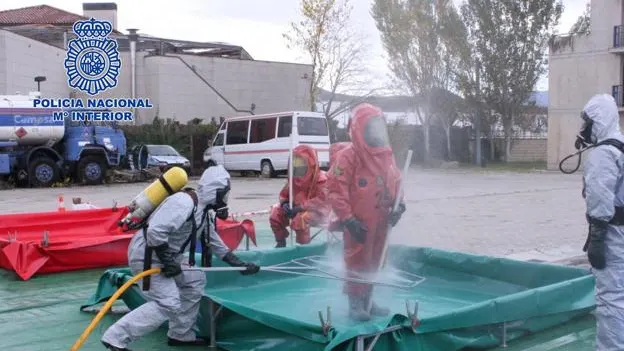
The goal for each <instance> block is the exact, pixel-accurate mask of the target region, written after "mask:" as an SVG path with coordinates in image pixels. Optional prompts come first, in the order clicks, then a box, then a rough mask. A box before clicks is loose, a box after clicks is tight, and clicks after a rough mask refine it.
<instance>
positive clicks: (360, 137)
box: [349, 103, 392, 156]
mask: <svg viewBox="0 0 624 351" xmlns="http://www.w3.org/2000/svg"><path fill="white" fill-rule="evenodd" d="M349 137H350V138H351V142H352V143H353V146H354V147H355V149H356V150H357V151H358V152H365V153H367V154H369V155H371V156H374V155H383V154H392V148H391V147H390V139H389V138H388V130H387V128H386V121H385V119H384V117H383V112H382V111H381V109H379V108H377V107H375V106H373V105H371V104H366V103H364V104H360V105H358V106H356V107H355V108H354V109H353V117H352V118H351V121H350V123H349Z"/></svg>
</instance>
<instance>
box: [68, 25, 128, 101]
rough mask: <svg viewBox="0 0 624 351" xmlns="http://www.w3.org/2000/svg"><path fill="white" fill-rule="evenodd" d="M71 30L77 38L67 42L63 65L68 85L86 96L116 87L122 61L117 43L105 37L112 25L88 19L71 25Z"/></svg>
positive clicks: (110, 30) (111, 29)
mask: <svg viewBox="0 0 624 351" xmlns="http://www.w3.org/2000/svg"><path fill="white" fill-rule="evenodd" d="M73 29H74V33H76V35H77V36H78V38H75V39H72V40H70V41H69V42H68V43H67V56H66V57H65V62H64V63H65V69H66V72H67V83H68V84H69V86H70V87H72V88H75V89H79V90H82V91H83V92H86V93H87V94H89V95H96V94H98V93H100V92H102V91H104V90H107V89H111V88H114V87H116V86H117V77H118V76H119V70H120V69H121V59H120V57H119V51H118V50H117V49H118V47H117V41H116V40H115V39H111V38H108V37H107V36H108V35H109V34H110V33H111V32H112V31H113V26H112V25H111V23H110V22H108V21H98V20H96V19H95V18H91V19H89V20H86V21H78V22H76V23H74V27H73Z"/></svg>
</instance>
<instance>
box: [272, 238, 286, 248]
mask: <svg viewBox="0 0 624 351" xmlns="http://www.w3.org/2000/svg"><path fill="white" fill-rule="evenodd" d="M280 247H286V240H278V241H277V245H275V248H276V249H277V248H280Z"/></svg>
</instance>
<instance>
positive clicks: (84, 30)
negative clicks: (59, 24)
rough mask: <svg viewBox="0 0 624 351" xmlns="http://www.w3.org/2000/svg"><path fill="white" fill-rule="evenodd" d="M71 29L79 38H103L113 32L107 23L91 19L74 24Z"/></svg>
mask: <svg viewBox="0 0 624 351" xmlns="http://www.w3.org/2000/svg"><path fill="white" fill-rule="evenodd" d="M73 29H74V33H76V35H77V36H79V37H80V38H104V37H106V36H107V35H109V34H110V33H111V32H112V31H113V26H112V25H111V23H110V22H108V21H98V20H96V19H95V18H91V19H89V20H86V21H78V22H76V23H74V27H73Z"/></svg>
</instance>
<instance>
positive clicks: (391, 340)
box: [82, 243, 594, 351]
mask: <svg viewBox="0 0 624 351" xmlns="http://www.w3.org/2000/svg"><path fill="white" fill-rule="evenodd" d="M334 251H340V247H330V246H328V244H326V243H324V244H317V245H308V246H299V247H295V248H284V249H279V250H276V249H271V250H262V251H249V252H240V253H239V255H240V256H241V258H242V259H244V260H251V261H254V262H256V263H259V264H260V265H273V264H278V263H283V262H286V261H289V260H292V259H296V258H301V257H307V256H314V255H331V254H333V252H334ZM389 257H390V258H391V259H390V262H389V264H390V265H391V266H394V267H395V268H397V269H400V270H403V271H406V272H410V273H414V274H418V275H421V276H424V277H425V278H426V281H425V282H423V283H422V284H420V285H418V286H416V287H414V288H412V289H410V290H402V289H396V288H389V287H375V298H376V300H377V301H378V302H379V303H380V304H381V305H384V306H387V307H390V308H391V311H392V314H391V315H390V316H388V317H385V318H377V319H374V320H372V321H370V322H368V323H355V322H353V321H350V320H349V319H348V317H347V302H346V297H345V296H344V295H343V294H342V282H341V281H336V280H328V279H322V278H315V277H304V276H296V275H285V274H279V273H271V272H262V271H261V272H260V273H258V274H257V275H254V276H242V275H240V274H239V273H237V272H218V273H208V274H207V279H208V283H207V285H206V289H205V296H206V297H207V298H210V299H212V300H213V301H215V302H216V303H217V304H219V305H222V306H223V307H224V311H223V312H222V313H221V315H220V317H219V319H218V323H217V330H216V333H217V341H218V346H219V347H220V348H222V349H226V350H232V351H238V350H241V351H242V350H266V349H271V350H293V349H301V350H341V351H342V350H355V344H356V337H357V336H359V335H367V334H374V333H376V332H380V331H382V330H384V329H385V328H387V327H389V326H393V325H397V324H399V325H403V326H404V328H403V329H401V330H399V331H395V332H392V333H388V334H384V335H382V336H381V337H380V338H379V341H378V343H377V345H376V347H375V350H458V349H462V348H482V349H483V348H492V347H496V346H498V345H501V344H502V338H503V334H504V333H505V334H506V339H507V341H510V340H513V339H517V338H519V337H522V336H524V335H526V334H530V333H534V332H536V331H540V330H543V329H545V328H548V327H551V326H554V325H558V324H561V323H564V322H566V321H569V320H571V319H573V318H575V317H578V316H583V315H586V314H588V313H589V312H590V311H591V310H592V309H593V307H594V278H593V276H592V275H590V274H589V273H588V272H587V271H586V270H583V269H579V268H572V267H564V266H555V265H547V264H538V263H531V262H520V261H513V260H508V259H503V258H493V257H485V256H476V255H470V254H465V253H459V252H449V251H443V250H437V249H431V248H416V247H404V246H391V247H390V249H389ZM213 261H215V265H218V266H222V265H224V264H223V263H222V262H219V261H218V260H213ZM130 277H131V275H130V273H129V271H128V270H127V269H111V270H108V271H106V272H105V273H104V275H103V276H102V277H101V278H100V282H99V285H98V288H97V290H96V292H95V294H94V295H93V296H92V298H91V299H90V300H89V301H88V302H87V303H86V304H85V305H83V306H82V308H87V307H90V306H94V305H96V304H98V303H101V302H103V301H106V300H107V299H108V298H109V297H110V296H111V295H112V294H113V293H114V291H115V290H116V289H117V287H119V286H121V285H122V284H123V283H124V282H126V281H127V280H128V279H129V278H130ZM122 298H123V300H124V302H125V303H126V304H127V305H128V307H130V308H136V307H137V306H139V305H140V304H142V303H143V302H144V301H145V300H144V297H143V295H142V294H141V292H140V290H139V289H138V288H137V287H135V288H133V289H132V290H130V291H129V292H128V293H126V294H124V295H123V296H122ZM207 298H206V299H204V301H202V308H201V312H200V316H199V319H198V333H199V334H201V335H209V332H210V331H209V323H208V319H207V311H208V309H207V308H208V299H207ZM406 300H408V301H410V302H411V303H412V305H413V303H414V302H418V303H419V311H418V316H419V319H420V322H421V324H420V326H419V327H418V328H417V329H416V331H415V332H414V331H412V329H411V328H410V327H409V321H408V317H407V313H406V307H405V302H406ZM327 306H330V307H331V311H332V313H331V314H332V329H331V331H330V333H329V335H327V336H326V335H324V334H323V330H322V328H321V325H320V321H319V317H318V311H323V312H325V311H326V308H327ZM503 322H505V328H503ZM503 329H505V331H503Z"/></svg>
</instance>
